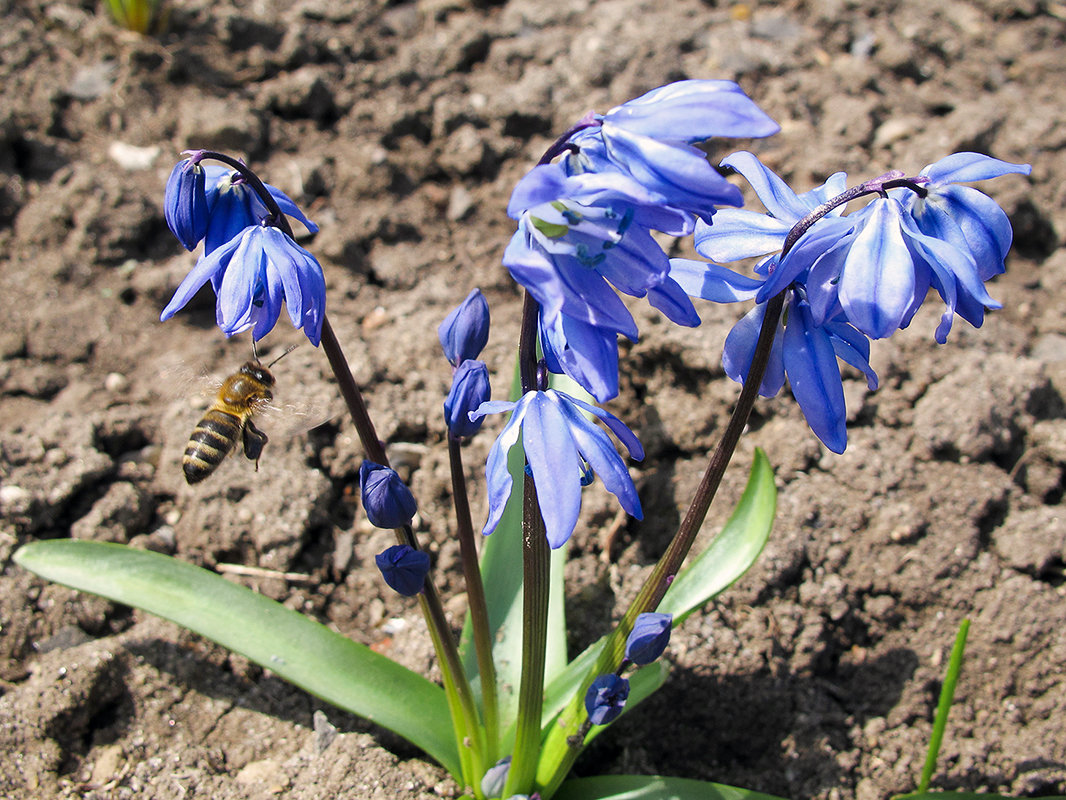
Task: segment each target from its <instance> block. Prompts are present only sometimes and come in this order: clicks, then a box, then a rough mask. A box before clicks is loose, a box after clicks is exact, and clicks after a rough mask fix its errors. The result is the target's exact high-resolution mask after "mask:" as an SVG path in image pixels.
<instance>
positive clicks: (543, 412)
mask: <svg viewBox="0 0 1066 800" xmlns="http://www.w3.org/2000/svg"><path fill="white" fill-rule="evenodd" d="M504 411H511V412H512V413H511V418H510V419H509V420H508V421H507V424H506V425H505V426H504V428H503V430H502V431H501V432H500V435H499V437H497V439H496V441H495V442H494V443H493V445H492V449H491V450H490V451H489V457H488V461H487V463H486V465H485V476H486V479H487V486H488V493H489V518H488V521H487V522H486V523H485V528H484V531H483V532H484V533H485V535H488V534H490V533H492V532H493V531H494V530H496V526H497V525H498V524H499V523H500V518H501V517H502V515H503V510H504V507H505V506H506V505H507V500H508V498H509V497H510V496H511V486H512V480H511V475H510V473H509V472H508V471H507V454H508V452H510V450H511V448H512V447H514V445H515V444H516V443H517V442H518V437H519V435H521V437H522V446H523V447H524V449H525V454H526V459H527V461H528V462H529V470H530V472H531V473H532V476H533V480H534V482H535V484H536V487H537V502H538V504H539V505H540V511H541V515H542V516H543V518H544V528H545V535H546V537H547V539H548V544H549V545H550V546H551V547H553V548H556V547H561V546H562V545H563V544H565V543H566V541H567V539H569V538H570V534H572V533H573V532H574V526H575V525H577V518H578V513H579V512H580V510H581V487H582V479H583V478H584V477H585V476H586V474H587V468H588V467H589V466H590V467H591V468H592V469H593V470H595V472H596V474H598V475H599V476H600V478H601V479H602V480H603V485H604V486H605V487H606V488H607V490H608V491H609V492H611V493H612V494H613V495H614V496H615V497H617V498H618V501H619V502H620V503H621V504H622V508H624V509H625V510H626V511H627V512H628V513H629V514H630V515H632V516H634V517H636V518H637V519H642V518H643V513H642V511H641V508H640V498H639V497H638V496H637V490H636V487H635V486H634V485H633V479H632V478H631V477H630V475H629V470H628V469H627V468H626V465H625V463H624V462H623V461H622V458H621V456H619V455H618V451H617V450H615V447H614V445H613V444H612V443H611V440H610V438H609V437H608V436H607V434H606V433H604V432H603V430H601V429H600V428H599V427H597V426H596V425H594V424H593V423H592V422H590V421H589V420H587V419H586V418H585V417H584V415H583V414H582V411H585V412H588V413H589V414H592V415H593V416H595V417H597V418H598V419H600V420H601V421H603V422H604V424H606V425H607V427H608V428H610V429H611V431H612V432H613V433H614V435H615V436H617V437H618V439H619V440H620V441H621V442H622V443H623V444H624V445H625V446H626V448H627V449H628V450H629V453H630V455H631V456H632V457H633V458H635V459H637V460H638V461H639V460H640V459H642V458H644V449H643V448H642V447H641V445H640V442H639V441H638V440H637V437H636V436H634V435H633V432H632V431H630V430H629V428H627V427H626V426H625V425H624V424H623V423H622V422H621V420H619V419H618V418H617V417H615V416H614V415H613V414H610V413H608V412H606V411H604V410H603V409H600V408H597V407H596V406H592V405H589V404H588V403H584V402H582V401H580V400H577V399H575V398H573V397H570V396H569V395H565V394H562V393H561V392H557V391H555V390H554V389H548V390H546V391H543V392H539V391H531V392H526V394H524V395H523V396H522V397H521V398H520V399H519V400H518V402H516V403H509V402H503V401H498V400H497V401H491V402H488V403H483V404H482V405H481V407H480V408H478V409H477V411H474V412H472V413H471V414H470V416H471V419H475V418H478V417H482V416H484V415H486V414H495V413H500V412H504Z"/></svg>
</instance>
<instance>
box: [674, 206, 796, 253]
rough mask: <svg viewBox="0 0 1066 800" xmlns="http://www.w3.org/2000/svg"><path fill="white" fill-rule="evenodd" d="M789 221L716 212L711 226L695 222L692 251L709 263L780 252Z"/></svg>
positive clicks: (725, 210) (736, 211)
mask: <svg viewBox="0 0 1066 800" xmlns="http://www.w3.org/2000/svg"><path fill="white" fill-rule="evenodd" d="M791 227H792V223H791V222H786V221H784V220H780V219H774V218H773V217H771V216H768V215H767V214H759V213H757V212H755V211H747V210H745V209H732V208H723V209H720V210H719V211H718V212H717V213H716V214H715V215H714V219H713V220H712V221H711V224H710V225H708V224H707V223H705V222H703V220H700V221H698V222H697V223H696V235H695V239H694V243H695V247H696V252H697V253H699V254H700V255H701V256H705V257H706V258H709V259H711V260H712V261H739V260H740V259H742V258H750V257H752V256H761V255H766V254H767V253H773V252H775V251H777V250H780V249H781V247H782V246H783V245H784V243H785V238H786V237H787V236H788V232H789V229H790V228H791Z"/></svg>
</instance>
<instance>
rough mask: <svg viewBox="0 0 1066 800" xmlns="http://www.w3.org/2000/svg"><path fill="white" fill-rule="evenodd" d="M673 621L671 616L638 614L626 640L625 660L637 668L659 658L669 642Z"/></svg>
mask: <svg viewBox="0 0 1066 800" xmlns="http://www.w3.org/2000/svg"><path fill="white" fill-rule="evenodd" d="M673 621H674V615H673V614H659V613H654V612H649V613H645V614H638V615H637V621H636V622H635V623H634V624H633V630H632V631H631V632H630V634H629V638H628V639H626V658H628V659H629V660H630V661H632V662H633V663H634V664H637V665H638V666H644V665H645V664H650V663H651V662H652V661H654V660H655V659H657V658H658V657H659V656H661V655H662V654H663V650H665V649H666V645H667V643H668V642H669V641H670V626H671V624H672V623H673Z"/></svg>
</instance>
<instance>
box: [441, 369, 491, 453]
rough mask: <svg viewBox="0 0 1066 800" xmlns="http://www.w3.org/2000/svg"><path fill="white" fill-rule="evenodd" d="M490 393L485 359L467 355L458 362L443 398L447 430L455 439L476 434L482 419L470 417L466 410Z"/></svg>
mask: <svg viewBox="0 0 1066 800" xmlns="http://www.w3.org/2000/svg"><path fill="white" fill-rule="evenodd" d="M491 396H492V387H491V385H490V383H489V368H488V367H487V366H486V365H485V362H484V361H477V360H474V359H469V358H468V359H466V360H465V361H463V362H462V363H461V364H459V367H458V368H457V369H456V370H455V374H454V375H453V376H452V388H451V391H450V392H448V397H447V398H446V399H445V400H444V420H445V422H446V423H447V425H448V433H449V434H450V435H451V436H452V437H454V438H456V439H462V438H464V437H466V436H473V435H474V434H475V433H477V432H478V431H479V430H480V429H481V423H482V422H483V421H484V418H483V417H478V418H477V419H471V418H470V412H471V411H476V410H477V409H478V407H479V406H480V405H481V404H482V403H485V402H488V400H489V398H490V397H491Z"/></svg>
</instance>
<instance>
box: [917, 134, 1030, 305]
mask: <svg viewBox="0 0 1066 800" xmlns="http://www.w3.org/2000/svg"><path fill="white" fill-rule="evenodd" d="M1031 171H1032V168H1031V167H1030V166H1029V165H1028V164H1011V163H1009V162H1007V161H1000V160H999V159H996V158H992V157H991V156H985V155H981V154H980V153H955V154H953V155H950V156H948V157H947V158H942V159H941V160H940V161H937V162H936V163H934V164H929V165H928V166H927V167H925V169H923V170H922V171H921V172H920V173H918V174H919V175H920V176H922V177H925V178H928V179H929V180H928V182H927V183H925V184H924V187H925V189H926V191H927V192H928V194H927V195H926V196H925V197H921V196H919V195H918V194H916V193H914V192H908V193H907V196H906V198H905V199H904V207H905V208H906V209H907V210H908V211H909V212H910V213H911V216H912V217H914V221H915V223H916V224H917V226H918V230H920V231H921V232H922V233H925V234H928V235H929V236H932V237H934V238H936V239H940V240H942V241H945V242H949V243H950V244H953V245H955V247H957V248H958V249H960V250H963V251H965V252H969V253H970V255H971V256H972V257H973V260H974V262H975V263H976V264H977V272H978V277H979V278H980V279H981V280H982V281H986V280H988V279H989V278H991V277H992V276H994V275H999V274H1000V273H1002V272H1003V271H1004V270H1005V266H1004V263H1003V261H1004V258H1006V255H1007V251H1008V250H1009V249H1010V245H1011V241H1012V239H1013V231H1012V230H1011V225H1010V220H1009V219H1008V218H1007V215H1006V213H1004V211H1003V209H1002V208H1000V207H999V205H998V204H997V203H996V202H995V201H994V200H993V199H992V198H990V197H988V196H987V195H985V194H983V193H981V192H979V191H977V190H976V189H973V188H971V187H969V186H958V185H956V184H958V183H961V182H967V183H969V182H972V181H983V180H988V179H989V178H998V177H1000V176H1001V175H1007V174H1010V173H1017V174H1021V175H1028V174H1029V173H1030V172H1031ZM961 308H962V306H961V304H960V311H959V314H960V315H961V316H963V317H964V318H966V319H969V317H968V316H967V315H966V313H964V311H963V310H961Z"/></svg>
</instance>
